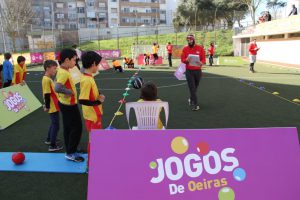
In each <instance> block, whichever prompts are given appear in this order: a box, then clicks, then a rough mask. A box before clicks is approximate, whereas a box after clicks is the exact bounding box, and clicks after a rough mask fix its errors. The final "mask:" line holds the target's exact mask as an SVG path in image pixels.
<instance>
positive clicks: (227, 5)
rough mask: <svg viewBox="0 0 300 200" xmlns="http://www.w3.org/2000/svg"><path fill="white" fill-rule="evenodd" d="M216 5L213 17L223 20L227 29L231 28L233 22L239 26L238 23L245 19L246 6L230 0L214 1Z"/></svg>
mask: <svg viewBox="0 0 300 200" xmlns="http://www.w3.org/2000/svg"><path fill="white" fill-rule="evenodd" d="M214 3H215V5H216V10H215V15H216V16H215V17H216V18H217V19H224V20H225V21H226V23H227V26H228V27H229V28H232V27H233V24H234V22H235V21H237V22H238V23H239V25H240V21H241V20H242V19H244V18H245V15H246V12H247V8H248V7H247V6H246V5H245V4H241V3H240V2H236V1H232V0H215V1H214Z"/></svg>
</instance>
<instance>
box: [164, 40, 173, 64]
mask: <svg viewBox="0 0 300 200" xmlns="http://www.w3.org/2000/svg"><path fill="white" fill-rule="evenodd" d="M166 49H167V53H168V61H169V67H172V50H173V45H172V44H171V42H168V44H167V46H166Z"/></svg>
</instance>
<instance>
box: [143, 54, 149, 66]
mask: <svg viewBox="0 0 300 200" xmlns="http://www.w3.org/2000/svg"><path fill="white" fill-rule="evenodd" d="M149 61H150V53H148V52H147V53H145V54H144V62H145V65H149V63H150V62H149Z"/></svg>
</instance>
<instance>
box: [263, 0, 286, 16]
mask: <svg viewBox="0 0 300 200" xmlns="http://www.w3.org/2000/svg"><path fill="white" fill-rule="evenodd" d="M285 6H286V2H283V1H280V0H268V3H267V8H268V9H271V10H272V11H273V12H272V14H273V15H274V18H275V19H277V13H278V11H279V10H280V9H281V8H284V7H285Z"/></svg>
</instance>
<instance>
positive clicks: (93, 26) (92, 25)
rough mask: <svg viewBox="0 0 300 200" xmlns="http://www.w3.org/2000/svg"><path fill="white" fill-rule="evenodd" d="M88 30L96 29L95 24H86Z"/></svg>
mask: <svg viewBox="0 0 300 200" xmlns="http://www.w3.org/2000/svg"><path fill="white" fill-rule="evenodd" d="M88 28H96V24H88Z"/></svg>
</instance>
